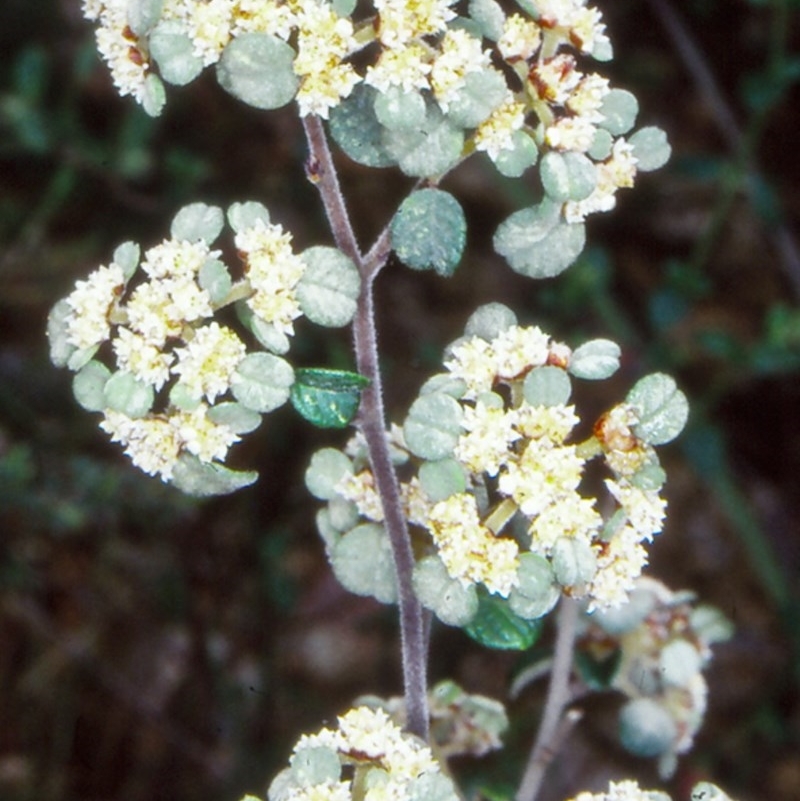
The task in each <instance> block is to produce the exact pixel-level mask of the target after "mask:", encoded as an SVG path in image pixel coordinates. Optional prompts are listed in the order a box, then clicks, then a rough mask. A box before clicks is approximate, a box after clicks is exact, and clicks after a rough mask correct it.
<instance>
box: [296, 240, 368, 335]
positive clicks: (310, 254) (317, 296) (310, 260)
mask: <svg viewBox="0 0 800 801" xmlns="http://www.w3.org/2000/svg"><path fill="white" fill-rule="evenodd" d="M300 258H301V259H302V260H303V261H304V262H305V263H306V270H305V272H304V273H303V277H302V278H301V279H300V282H299V283H298V284H297V300H298V302H299V303H300V308H301V309H302V310H303V314H305V316H306V317H308V319H309V320H311V322H313V323H316V324H317V325H324V326H326V327H327V328H338V327H340V326H343V325H347V324H348V323H349V322H350V320H352V319H353V315H354V314H355V312H356V304H357V301H358V295H359V292H360V291H361V277H360V276H359V274H358V268H357V267H356V266H355V264H353V262H352V260H351V259H349V258H348V257H347V256H345V254H344V253H342V252H341V250H337V249H336V248H332V247H325V246H322V245H320V246H317V247H312V248H308V249H307V250H305V251H303V253H301V254H300Z"/></svg>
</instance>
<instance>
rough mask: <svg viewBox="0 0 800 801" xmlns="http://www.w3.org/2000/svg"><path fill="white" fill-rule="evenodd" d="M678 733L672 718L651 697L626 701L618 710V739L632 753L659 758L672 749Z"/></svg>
mask: <svg viewBox="0 0 800 801" xmlns="http://www.w3.org/2000/svg"><path fill="white" fill-rule="evenodd" d="M677 734H678V732H677V729H676V728H675V722H674V721H673V719H672V716H671V715H670V714H669V712H668V711H667V710H666V709H664V707H663V706H661V705H660V704H658V703H656V702H655V701H654V700H652V699H650V698H636V699H635V700H633V701H629V702H628V703H627V704H625V706H624V707H622V710H621V711H620V715H619V738H620V741H621V742H622V746H623V747H624V748H625V750H626V751H629V752H630V753H631V754H635V755H636V756H639V757H655V756H660V755H661V754H663V753H665V752H666V751H668V750H669V749H670V748H671V747H672V745H673V743H674V742H675V741H676V739H677Z"/></svg>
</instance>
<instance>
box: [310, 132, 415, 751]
mask: <svg viewBox="0 0 800 801" xmlns="http://www.w3.org/2000/svg"><path fill="white" fill-rule="evenodd" d="M303 128H304V130H305V133H306V138H307V140H308V146H309V150H310V160H309V163H308V165H307V172H308V176H309V179H310V180H311V181H312V182H313V183H314V184H315V185H316V186H317V189H318V190H319V193H320V196H321V198H322V203H323V205H324V207H325V213H326V215H327V218H328V222H329V224H330V226H331V230H332V232H333V237H334V240H335V241H336V245H337V246H338V248H339V249H340V250H341V251H342V252H343V253H345V254H346V255H347V256H349V257H350V258H351V259H352V260H353V262H354V263H355V264H356V266H357V267H358V270H359V273H360V274H361V293H360V295H359V298H358V307H357V309H356V314H355V317H354V319H353V346H354V350H355V355H356V366H357V369H358V372H359V373H361V375H363V376H365V377H366V378H368V379H369V381H370V384H369V386H368V387H367V388H366V389H365V390H364V391H363V392H362V395H361V406H360V409H359V426H360V428H361V433H362V434H363V435H364V439H365V440H366V443H367V450H368V452H369V459H370V463H371V465H372V473H373V476H374V477H375V487H376V489H377V491H378V494H379V495H380V498H381V505H382V506H383V514H384V525H385V527H386V531H387V533H388V535H389V541H390V542H391V546H392V553H393V556H394V565H395V571H396V574H397V587H398V602H399V606H400V631H401V648H402V654H403V680H404V691H405V705H406V728H407V729H408V730H409V731H410V732H412V733H413V734H416V735H418V736H419V737H422V738H423V739H424V740H427V738H428V695H427V691H428V687H427V640H426V636H425V625H424V615H423V611H422V606H421V604H420V603H419V600H418V599H417V596H416V595H415V593H414V588H413V586H412V581H411V577H412V574H413V570H414V553H413V551H412V549H411V539H410V537H409V532H408V525H407V523H406V517H405V512H404V511H403V506H402V503H401V498H400V484H399V482H398V480H397V473H396V472H395V469H394V465H393V464H392V460H391V454H390V451H389V441H388V439H387V437H386V421H385V414H384V409H383V391H382V382H381V373H380V366H379V361H378V340H377V333H376V328H375V306H374V296H373V285H374V280H375V277H376V276H377V274H378V273H379V272H380V270H381V268H382V267H383V266H384V264H385V263H386V259H387V257H388V253H389V243H388V235H387V233H386V232H385V231H384V233H383V234H382V235H381V236H380V237H379V238H378V240H377V241H376V243H375V245H374V246H373V247H372V249H371V250H370V252H369V253H368V254H367V255H366V256H364V255H362V253H361V250H360V248H359V246H358V242H357V241H356V238H355V234H354V233H353V228H352V225H351V224H350V217H349V215H348V213H347V208H346V206H345V203H344V198H343V196H342V193H341V189H340V187H339V179H338V176H337V174H336V168H335V166H334V164H333V159H332V157H331V152H330V148H329V147H328V142H327V139H326V137H325V130H324V128H323V126H322V121H321V120H320V119H319V118H318V117H313V116H308V117H303Z"/></svg>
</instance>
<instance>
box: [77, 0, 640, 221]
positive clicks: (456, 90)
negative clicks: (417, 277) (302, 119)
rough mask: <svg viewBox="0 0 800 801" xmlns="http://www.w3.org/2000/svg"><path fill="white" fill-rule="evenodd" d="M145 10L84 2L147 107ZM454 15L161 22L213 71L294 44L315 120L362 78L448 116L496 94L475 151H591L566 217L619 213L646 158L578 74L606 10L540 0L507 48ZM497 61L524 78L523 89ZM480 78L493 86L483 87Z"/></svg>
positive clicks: (171, 14)
mask: <svg viewBox="0 0 800 801" xmlns="http://www.w3.org/2000/svg"><path fill="white" fill-rule="evenodd" d="M133 5H134V4H133V3H132V0H84V3H83V10H84V15H85V16H86V17H87V18H88V19H90V20H93V21H95V22H96V23H97V24H98V28H97V44H98V49H99V51H100V53H101V55H102V56H103V58H104V59H105V60H106V61H107V62H108V64H109V67H110V70H111V73H112V77H113V80H114V83H115V85H116V86H117V88H118V89H119V91H120V93H121V94H123V95H133V96H134V97H135V98H136V99H137V100H138V101H139V102H143V101H144V97H145V94H146V84H147V79H148V76H150V75H151V73H152V74H153V75H154V74H155V64H154V63H153V60H152V58H151V54H150V45H149V39H148V34H147V33H143V34H142V35H141V36H137V34H136V33H135V32H134V30H133V29H132V27H131V23H130V20H131V18H132V14H133V16H134V17H135V14H134V13H133V11H132V8H133ZM452 6H453V0H412V1H411V2H409V0H374V2H373V9H374V12H375V13H374V17H372V18H368V19H366V20H362V21H359V22H358V23H355V22H354V21H353V20H352V19H351V18H350V17H349V16H346V15H340V14H339V13H337V12H336V11H335V10H334V8H333V6H332V5H331V4H330V3H328V2H326V1H325V0H164V2H163V4H162V7H161V10H160V14H159V18H160V20H161V21H162V22H164V23H165V24H166V25H167V26H169V27H168V32H169V35H172V36H174V35H175V34H176V33H180V34H181V35H183V36H185V37H187V40H188V42H190V43H191V51H192V55H193V57H194V58H197V59H199V61H200V62H201V63H202V64H203V65H204V66H209V65H212V64H215V63H217V62H218V61H219V60H220V58H221V57H222V55H223V51H224V49H225V47H226V46H227V45H228V44H229V43H230V42H231V41H232V40H233V39H236V38H237V37H239V36H243V35H247V34H253V33H259V34H268V35H271V36H275V37H277V38H278V39H280V40H282V41H284V42H287V43H288V44H289V45H291V47H292V48H293V51H294V60H293V65H292V66H293V71H294V73H295V75H296V76H297V77H298V79H299V87H298V90H297V93H296V100H297V103H298V105H299V108H300V113H301V115H303V116H306V115H309V114H313V115H318V116H320V117H323V118H327V117H328V115H329V112H330V111H331V109H332V108H334V107H336V106H338V105H339V104H340V103H341V102H342V100H344V99H345V98H347V97H349V96H350V94H351V93H352V91H353V89H354V88H355V86H356V85H357V84H359V83H360V82H361V81H364V82H365V83H366V84H368V85H370V86H372V87H374V88H376V89H377V90H378V91H379V92H381V93H386V92H389V91H390V90H399V91H401V92H402V93H404V94H411V93H422V94H423V95H425V96H428V97H431V98H433V99H434V100H435V101H436V103H437V104H438V106H439V107H440V108H441V110H442V111H443V112H445V113H447V112H448V111H450V109H451V107H452V106H453V104H454V103H455V105H456V106H463V104H464V103H465V102H466V103H471V102H474V101H475V98H476V97H477V96H478V95H483V94H484V92H485V90H484V89H482V88H480V87H486V86H492V85H494V86H495V90H493V91H492V93H490V94H488V95H487V96H486V97H485V98H483V97H482V98H481V102H482V103H484V104H485V105H486V109H485V113H484V114H483V116H482V119H478V118H475V121H473V122H472V123H471V125H472V128H473V130H472V131H471V136H470V142H471V147H474V149H476V150H479V151H484V152H486V153H487V154H488V155H489V156H490V157H491V158H492V159H493V160H495V161H497V160H498V159H499V158H500V157H501V156H503V155H505V154H507V153H509V152H511V151H513V150H514V148H515V147H516V146H517V144H518V142H517V140H516V139H515V137H516V136H519V135H521V134H520V132H521V131H523V130H524V131H525V134H524V136H528V137H529V138H530V139H531V140H532V143H535V147H536V148H538V149H540V150H542V151H547V150H556V151H559V152H577V153H581V154H588V153H591V154H592V156H591V158H592V163H593V164H594V165H595V167H596V172H597V180H596V187H595V189H594V191H593V192H592V193H591V194H590V195H589V196H588V197H584V198H583V199H581V200H577V201H576V200H569V201H567V202H566V203H565V204H564V213H565V217H566V220H567V221H568V222H579V221H581V220H583V219H584V218H585V217H586V216H587V215H588V214H591V213H594V212H601V211H608V210H609V209H611V208H613V207H614V205H615V194H616V191H617V189H618V188H621V187H629V186H632V185H633V180H634V177H635V174H636V170H637V167H636V165H637V159H636V157H635V156H634V154H633V148H632V146H631V145H630V143H628V142H627V141H626V140H625V139H624V138H623V137H621V136H618V137H616V138H614V137H612V136H611V135H610V134H608V132H607V131H605V130H599V129H600V127H601V123H602V122H603V120H604V113H603V102H604V100H605V99H606V97H607V96H608V94H609V92H610V87H609V84H608V81H607V80H606V79H605V78H603V77H601V76H600V75H598V74H597V73H585V72H582V71H581V70H580V69H579V68H578V61H577V58H578V57H580V56H585V55H589V56H590V55H593V54H594V55H598V54H599V55H600V56H601V57H607V56H608V55H609V54H610V44H609V42H608V38H607V36H606V34H605V25H604V24H603V23H602V21H601V15H600V12H599V11H598V10H597V9H595V8H592V7H589V6H587V5H586V0H538V2H536V3H534V4H533V6H534V8H535V10H536V13H535V15H534V17H531V16H527V15H523V14H520V13H513V14H509V15H507V16H505V17H504V18H503V20H502V26H501V29H497V30H496V31H494V32H493V36H497V37H498V38H497V39H496V41H495V40H493V39H492V38H489V37H488V36H487V37H486V38H481V37H480V36H479V34H477V33H476V32H475V27H474V26H473V27H469V28H468V27H466V26H461V25H458V24H457V23H458V22H459V21H461V18H460V17H458V14H457V13H456V11H455V10H454V9H453V7H452ZM135 27H137V30H140V28H139V27H138V26H135ZM495 27H496V28H497V23H496V24H495ZM151 28H152V26H149V27H148V28H147V29H148V31H149V30H150V29H151ZM370 45H372V48H371V50H369V51H368V52H370V53H375V55H374V57H373V58H372V59H371V60H366V66H365V67H364V68H361V67H359V69H361V73H360V72H358V71H357V69H356V66H355V65H354V63H353V59H352V57H353V56H354V55H355V54H356V53H360V52H361V51H365V49H366V48H368V47H369V46H370ZM187 46H188V45H187ZM493 58H494V60H495V62H498V61H503V62H505V65H506V67H507V68H508V69H509V70H511V71H514V72H515V73H516V75H517V77H518V79H519V81H518V82H515V85H514V86H513V88H511V87H510V86H509V84H508V81H507V79H506V76H505V74H504V72H503V71H501V70H500V69H498V67H496V66H493V63H492V62H493ZM358 61H359V63H361V62H362V61H365V60H364V59H359V60H358ZM362 73H363V74H362ZM475 74H481V77H480V79H479V80H478V82H477V83H476V84H475V86H474V87H471V86H470V84H469V81H470V78H471V76H473V75H475ZM487 81H488V83H487ZM498 86H499V87H500V90H499V95H498V91H497V88H496V87H498ZM476 87H477V88H476ZM502 87H505V90H504V91H503V89H502ZM476 93H477V95H476ZM468 127H469V126H468ZM598 137H599V138H598ZM601 141H602V143H603V144H602V146H601V145H599V144H598V143H599V142H601ZM529 144H531V143H529ZM531 146H533V145H532V144H531ZM468 147H470V146H468ZM466 152H469V150H467V151H466ZM534 152H535V151H534Z"/></svg>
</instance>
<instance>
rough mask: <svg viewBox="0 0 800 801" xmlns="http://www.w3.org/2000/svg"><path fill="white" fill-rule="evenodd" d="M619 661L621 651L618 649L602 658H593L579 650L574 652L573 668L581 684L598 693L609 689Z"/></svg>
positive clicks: (620, 659)
mask: <svg viewBox="0 0 800 801" xmlns="http://www.w3.org/2000/svg"><path fill="white" fill-rule="evenodd" d="M621 661H622V651H621V650H620V649H619V648H615V649H614V650H613V651H611V653H610V654H608V655H606V656H604V657H602V658H595V657H594V656H592V655H591V654H589V653H587V652H586V651H583V650H581V649H578V650H576V652H575V667H576V668H577V669H578V673H579V674H580V677H581V679H582V680H583V683H584V684H586V686H587V687H589V689H591V690H596V691H598V692H600V691H602V690H607V689H609V688H610V687H611V682H612V681H613V680H614V677H615V676H616V675H617V670H618V669H619V665H620V662H621Z"/></svg>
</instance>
